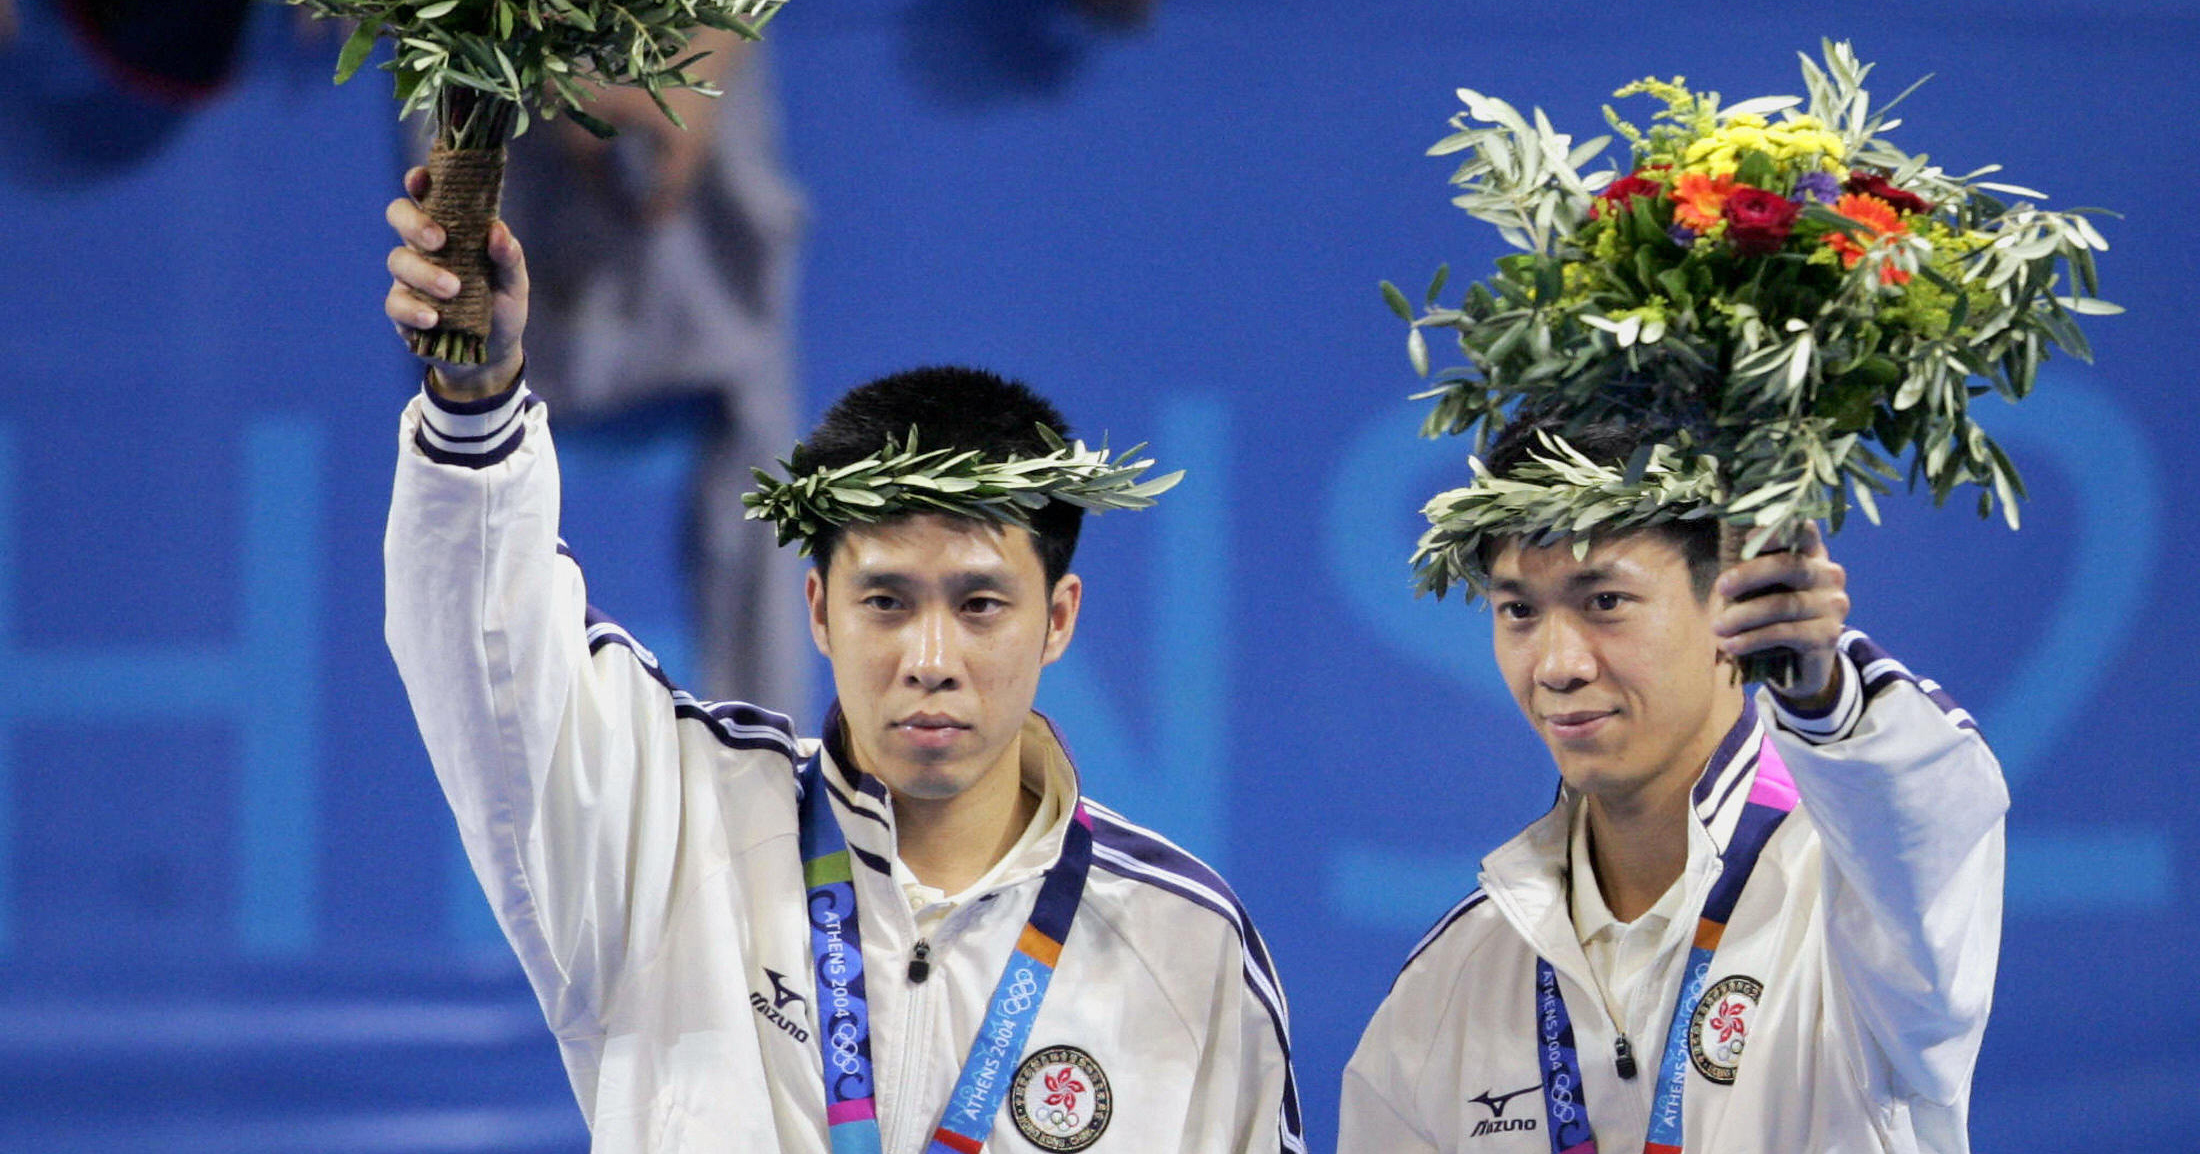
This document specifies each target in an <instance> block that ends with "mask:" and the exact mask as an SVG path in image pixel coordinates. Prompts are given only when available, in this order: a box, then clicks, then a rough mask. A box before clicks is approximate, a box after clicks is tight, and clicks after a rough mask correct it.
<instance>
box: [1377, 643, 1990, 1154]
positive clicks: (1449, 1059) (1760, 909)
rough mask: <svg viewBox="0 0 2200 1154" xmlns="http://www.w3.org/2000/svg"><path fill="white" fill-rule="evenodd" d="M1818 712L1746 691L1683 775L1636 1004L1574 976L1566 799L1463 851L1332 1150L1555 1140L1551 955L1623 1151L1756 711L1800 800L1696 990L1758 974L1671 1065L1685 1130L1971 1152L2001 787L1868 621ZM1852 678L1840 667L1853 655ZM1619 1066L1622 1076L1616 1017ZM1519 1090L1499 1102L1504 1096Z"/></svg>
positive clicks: (1583, 968)
mask: <svg viewBox="0 0 2200 1154" xmlns="http://www.w3.org/2000/svg"><path fill="white" fill-rule="evenodd" d="M1842 648H1843V652H1844V654H1845V655H1846V659H1847V664H1846V667H1845V669H1844V676H1845V677H1846V678H1847V685H1848V687H1849V691H1848V692H1847V693H1845V694H1844V700H1843V702H1842V703H1841V704H1840V705H1839V706H1838V707H1837V708H1836V709H1835V711H1834V712H1833V713H1832V714H1831V715H1829V716H1828V717H1826V718H1823V719H1815V718H1803V717H1798V716H1796V715H1793V714H1789V713H1786V712H1785V711H1783V710H1781V709H1780V707H1779V705H1778V703H1777V702H1776V701H1775V700H1774V699H1773V698H1772V695H1771V694H1769V693H1760V694H1759V695H1758V696H1757V699H1756V701H1755V702H1754V703H1752V704H1751V706H1750V707H1749V708H1748V709H1747V710H1746V711H1745V713H1744V715H1743V717H1742V719H1741V721H1740V722H1739V723H1738V724H1737V726H1736V728H1735V731H1734V732H1733V733H1731V734H1729V735H1728V737H1727V740H1726V742H1725V743H1724V744H1723V745H1722V746H1721V747H1720V750H1719V752H1718V753H1717V754H1716V755H1714V756H1713V758H1712V759H1711V761H1710V763H1709V764H1708V765H1707V766H1706V768H1705V771H1704V774H1703V776H1702V778H1700V779H1699V781H1698V783H1697V786H1696V788H1695V792H1694V799H1693V800H1694V808H1693V816H1694V818H1695V820H1694V821H1692V822H1691V823H1690V826H1689V849H1688V865H1687V867H1686V871H1685V872H1684V874H1683V875H1682V878H1681V882H1680V884H1681V885H1683V886H1684V887H1686V888H1685V890H1684V891H1683V899H1684V900H1683V901H1682V904H1681V909H1682V911H1683V913H1682V914H1681V916H1678V917H1676V918H1674V919H1673V922H1672V924H1671V925H1670V926H1669V927H1668V928H1667V932H1666V935H1665V938H1664V940H1663V941H1662V942H1661V943H1660V946H1659V949H1658V952H1657V954H1656V961H1655V962H1654V963H1653V964H1652V968H1651V970H1650V971H1649V980H1648V981H1647V982H1646V983H1644V985H1643V986H1642V990H1643V993H1642V995H1641V996H1639V997H1638V998H1637V999H1636V1001H1637V1003H1638V1004H1637V1005H1634V1006H1626V1007H1615V1008H1614V1010H1607V1008H1606V1007H1605V1005H1604V1004H1603V1002H1602V1000H1601V999H1600V997H1599V994H1598V991H1597V990H1596V988H1595V987H1594V986H1593V985H1592V984H1591V982H1592V979H1591V977H1590V976H1589V971H1588V961H1587V959H1586V957H1585V956H1584V953H1583V951H1582V948H1581V946H1580V944H1579V941H1578V938H1577V937H1576V933H1575V929H1574V925H1573V921H1572V914H1571V909H1570V905H1569V897H1568V894H1569V891H1568V889H1567V877H1566V874H1567V866H1568V861H1569V857H1568V848H1569V835H1570V832H1571V829H1572V819H1573V811H1574V808H1575V806H1576V805H1577V804H1579V799H1578V795H1575V794H1574V793H1573V792H1572V791H1571V790H1568V791H1565V792H1564V793H1563V794H1562V796H1561V797H1560V800H1559V802H1558V804H1557V806H1556V807H1554V808H1553V809H1552V811H1551V812H1550V813H1549V814H1547V815H1545V816H1544V817H1543V818H1542V819H1540V820H1539V821H1537V822H1536V823H1535V824H1534V825H1531V826H1529V827H1528V829H1527V830H1526V831H1525V832H1523V833H1522V834H1520V835H1519V836H1518V837H1516V838H1514V839H1513V840H1512V841H1510V842H1508V843H1506V844H1505V845H1504V846H1502V847H1500V848H1499V849H1498V850H1497V851H1496V852H1494V853H1492V854H1490V855H1489V856H1488V857H1486V858H1484V859H1483V861H1482V875H1481V886H1480V888H1478V889H1477V890H1475V891H1474V892H1473V893H1471V894H1469V895H1468V896H1467V898H1466V899H1465V900H1464V901H1462V902H1460V903H1459V905H1457V906H1455V907H1454V908H1453V909H1452V911H1451V912H1450V913H1448V914H1447V915H1445V917H1444V918H1443V919H1442V920H1441V921H1439V922H1438V923H1437V925H1436V926H1435V928H1434V929H1432V930H1431V931H1430V932H1429V933H1428V935H1427V936H1426V937H1425V938H1423V939H1422V942H1421V944H1420V945H1419V946H1417V947H1416V948H1415V951H1414V953H1413V955H1412V957H1411V958H1410V959H1409V960H1408V961H1407V963H1406V965H1405V969H1404V971H1403V972H1402V973H1400V974H1399V976H1398V979H1397V982H1396V984H1395V985H1393V986H1392V988H1391V991H1390V994H1389V996H1388V997H1387V998H1386V999H1385V1000H1384V1002H1383V1004H1382V1006H1381V1008H1379V1009H1378V1010H1377V1011H1376V1014H1375V1018H1374V1020H1373V1021H1372V1022H1370V1023H1369V1025H1368V1027H1367V1032H1366V1034H1365V1035H1364V1036H1363V1037H1362V1038H1361V1040H1360V1046H1359V1049H1358V1051H1357V1052H1356V1053H1354V1055H1353V1057H1352V1061H1351V1063H1350V1065H1349V1066H1348V1067H1347V1068H1346V1070H1345V1077H1344V1102H1343V1117H1342V1120H1341V1129H1340V1142H1339V1151H1340V1154H1420V1152H1429V1151H1445V1152H1458V1154H1548V1152H1549V1150H1550V1146H1551V1143H1550V1136H1549V1135H1548V1133H1546V1130H1547V1128H1548V1127H1547V1123H1546V1121H1545V1117H1544V1113H1545V1105H1544V1096H1543V1090H1542V1070H1541V1067H1540V1066H1539V1064H1538V1061H1537V1053H1536V1048H1537V1045H1538V1041H1537V1039H1538V1030H1537V1026H1536V1004H1535V996H1534V984H1535V973H1536V958H1537V956H1538V955H1541V956H1542V957H1543V958H1545V959H1547V960H1548V961H1549V962H1550V963H1551V966H1552V968H1553V969H1554V970H1555V971H1556V972H1557V975H1558V982H1559V990H1560V993H1561V995H1562V996H1563V997H1564V999H1565V1003H1566V1009H1567V1011H1568V1014H1569V1015H1570V1016H1571V1018H1572V1020H1573V1031H1574V1039H1575V1043H1576V1047H1577V1052H1578V1053H1579V1055H1580V1065H1581V1076H1582V1085H1583V1089H1584V1091H1585V1096H1586V1098H1587V1104H1588V1113H1589V1119H1590V1122H1591V1124H1592V1125H1593V1126H1594V1127H1595V1130H1596V1139H1597V1145H1598V1148H1599V1149H1600V1150H1602V1151H1604V1154H1636V1152H1637V1151H1640V1150H1641V1149H1642V1148H1643V1139H1644V1135H1645V1132H1646V1130H1647V1128H1648V1125H1649V1114H1650V1098H1651V1093H1652V1090H1653V1087H1654V1085H1655V1083H1656V1080H1657V1072H1658V1063H1659V1060H1660V1058H1661V1057H1662V1055H1663V1052H1664V1043H1665V1037H1666V1030H1667V1025H1668V1023H1669V1022H1670V1021H1671V1020H1672V1014H1673V1004H1674V1002H1675V1001H1676V1000H1678V998H1679V994H1680V987H1681V979H1682V970H1683V968H1684V967H1685V963H1686V959H1687V956H1688V952H1689V944H1690V940H1691V939H1692V937H1693V936H1694V934H1695V930H1696V924H1697V918H1698V914H1699V912H1700V911H1701V909H1702V908H1703V902H1704V899H1705V897H1706V895H1707V893H1708V891H1709V889H1710V886H1711V882H1712V880H1713V878H1714V877H1715V876H1716V874H1717V872H1718V870H1719V861H1718V856H1719V853H1720V852H1721V851H1722V850H1723V849H1724V848H1725V846H1726V839H1727V838H1728V836H1729V835H1730V834H1731V833H1732V831H1733V829H1734V826H1735V822H1736V820H1737V818H1738V817H1739V816H1740V812H1741V810H1742V807H1743V804H1744V802H1745V800H1746V799H1747V797H1748V794H1749V791H1750V785H1751V783H1752V782H1753V781H1754V780H1755V774H1756V772H1757V750H1758V737H1759V735H1760V734H1762V733H1763V732H1764V722H1763V721H1761V720H1760V717H1761V716H1764V715H1769V716H1771V717H1773V718H1775V719H1776V720H1777V724H1776V726H1775V727H1774V729H1773V735H1772V740H1773V742H1774V745H1775V747H1776V748H1777V749H1778V750H1779V752H1780V754H1781V756H1782V758H1783V759H1784V760H1785V761H1786V763H1787V765H1788V768H1789V771H1790V772H1791V773H1792V774H1793V776H1794V779H1795V784H1796V788H1797V790H1798V792H1799V793H1800V795H1801V798H1802V800H1801V804H1800V805H1799V806H1797V808H1796V809H1795V811H1794V812H1793V813H1792V814H1790V815H1789V817H1788V819H1787V821H1786V822H1785V823H1784V824H1783V825H1782V826H1781V827H1780V829H1779V830H1778V831H1777V832H1776V833H1775V834H1774V835H1773V837H1772V840H1771V841H1770V842H1769V843H1767V845H1766V846H1765V849H1764V852H1763V855H1762V857H1761V858H1760V859H1759V862H1758V865H1757V869H1756V872H1755V873H1754V874H1752V875H1751V877H1750V880H1749V884H1748V886H1747V888H1746V889H1744V890H1743V891H1742V895H1741V899H1740V903H1739V904H1738V905H1737V906H1736V907H1735V910H1734V913H1733V916H1732V918H1731V919H1730V920H1729V921H1728V923H1727V928H1726V933H1725V937H1724V940H1723V941H1722V942H1721V944H1720V945H1719V947H1718V950H1717V952H1716V953H1715V955H1714V956H1713V958H1712V963H1711V972H1710V975H1709V978H1710V983H1711V984H1712V986H1713V987H1714V988H1716V986H1717V983H1719V982H1720V981H1722V980H1723V979H1726V978H1728V977H1732V976H1742V977H1746V978H1750V979H1754V980H1756V981H1757V982H1758V983H1760V984H1761V986H1762V992H1761V994H1760V996H1759V999H1758V1003H1757V1006H1756V1008H1755V1010H1754V1011H1753V1012H1751V1013H1750V1014H1749V1016H1748V1018H1747V1046H1746V1051H1745V1053H1744V1056H1743V1057H1742V1058H1741V1060H1740V1062H1739V1066H1738V1069H1737V1070H1736V1071H1735V1073H1734V1074H1733V1075H1732V1077H1733V1081H1732V1083H1731V1084H1727V1085H1722V1084H1719V1083H1716V1082H1713V1081H1711V1080H1709V1079H1708V1078H1706V1077H1704V1076H1703V1075H1702V1074H1701V1073H1700V1072H1699V1071H1698V1070H1697V1069H1695V1068H1693V1063H1691V1066H1692V1068H1691V1069H1689V1070H1688V1071H1687V1073H1686V1074H1685V1078H1686V1083H1687V1088H1686V1091H1685V1094H1684V1098H1683V1102H1684V1107H1683V1116H1684V1118H1685V1134H1686V1148H1687V1149H1688V1150H1689V1151H1692V1152H1693V1151H1704V1152H1707V1154H1710V1152H1715V1154H1760V1152H1761V1154H1803V1152H1815V1154H1834V1152H1842V1154H1848V1152H1864V1151H1894V1152H1901V1154H1909V1152H1912V1151H1938V1152H1941V1154H1958V1152H1961V1151H1964V1150H1967V1149H1968V1148H1969V1141H1968V1138H1967V1136H1966V1132H1965V1124H1966V1112H1967V1105H1968V1100H1969V1097H1970V1090H1971V1072H1972V1069H1973V1067H1974V1065H1975V1063H1976V1060H1977V1057H1978V1048H1979V1041H1980V1038H1981V1036H1982V1035H1983V1033H1984V1032H1985V1028H1986V1013H1987V1008H1988V1005H1989V1003H1990V1002H1991V1000H1992V995H1993V987H1994V967H1995V960H1996V955H1997V953H1998V950H1999V946H2000V937H2001V896H2002V894H2001V890H2002V849H2003V826H2002V816H2003V813H2004V811H2005V810H2006V809H2007V808H2008V798H2009V795H2008V790H2007V788H2006V787H2005V786H2004V785H2003V783H2002V779H2001V771H2000V766H1999V764H1998V763H1997V762H1996V761H1995V760H1994V756H1993V754H1992V752H1990V751H1989V750H1988V749H1987V747H1986V743H1985V742H1984V741H1983V740H1981V739H1980V737H1979V734H1978V730H1977V727H1976V726H1975V725H1974V724H1973V723H1972V722H1971V719H1970V717H1969V715H1968V714H1965V713H1964V712H1963V711H1962V710H1960V709H1958V708H1957V707H1956V706H1955V704H1954V702H1952V701H1950V700H1949V699H1948V697H1947V695H1946V694H1944V693H1942V692H1941V691H1940V690H1939V688H1938V687H1937V686H1935V685H1934V684H1933V683H1932V682H1930V681H1920V680H1918V679H1917V678H1915V677H1914V676H1912V675H1911V674H1910V672H1909V671H1908V670H1907V669H1905V668H1903V667H1902V666H1901V665H1900V664H1899V663H1897V662H1896V661H1895V660H1894V659H1893V658H1891V657H1888V656H1887V655H1886V654H1885V653H1884V652H1883V651H1881V650H1880V649H1879V648H1878V647H1877V646H1875V645H1874V644H1873V643H1872V642H1871V641H1870V639H1869V638H1866V637H1865V636H1864V635H1863V634H1861V633H1855V632H1851V633H1849V634H1847V635H1846V636H1844V637H1843V638H1842ZM1859 673H1860V674H1861V676H1858V674H1859ZM1613 1012H1617V1013H1618V1014H1620V1015H1621V1016H1622V1017H1624V1018H1625V1019H1627V1031H1626V1032H1627V1034H1628V1037H1629V1039H1630V1040H1631V1042H1632V1044H1633V1047H1634V1051H1635V1055H1636V1061H1637V1063H1638V1073H1637V1074H1636V1076H1635V1077H1634V1078H1633V1079H1630V1080H1625V1081H1623V1080H1621V1078H1620V1077H1619V1074H1618V1069H1617V1062H1616V1060H1615V1053H1614V1045H1615V1041H1616V1034H1617V1032H1618V1031H1617V1028H1616V1027H1615V1025H1614V1023H1613V1021H1612V1013H1613ZM1515 1091H1521V1092H1520V1093H1518V1095H1517V1096H1511V1095H1512V1094H1513V1092H1515Z"/></svg>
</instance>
